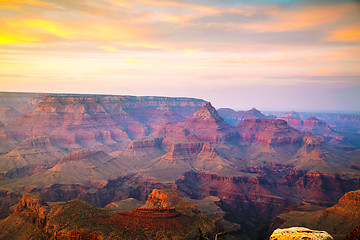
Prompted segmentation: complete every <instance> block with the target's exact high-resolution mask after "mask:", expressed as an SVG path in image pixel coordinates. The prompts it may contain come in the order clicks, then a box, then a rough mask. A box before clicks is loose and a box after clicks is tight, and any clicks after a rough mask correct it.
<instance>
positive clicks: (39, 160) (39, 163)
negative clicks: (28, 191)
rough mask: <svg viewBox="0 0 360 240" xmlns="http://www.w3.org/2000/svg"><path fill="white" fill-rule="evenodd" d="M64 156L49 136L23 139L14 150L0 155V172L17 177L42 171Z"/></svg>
mask: <svg viewBox="0 0 360 240" xmlns="http://www.w3.org/2000/svg"><path fill="white" fill-rule="evenodd" d="M63 156H65V151H63V150H60V149H58V148H56V147H54V146H53V144H52V141H51V139H50V138H49V137H46V136H38V137H31V138H27V139H25V140H24V141H23V142H21V143H20V144H19V145H18V146H17V147H16V148H15V149H14V150H12V151H11V152H9V153H7V154H5V155H3V156H1V157H0V174H1V175H3V176H7V177H10V178H18V177H24V176H29V175H33V174H35V173H39V172H43V171H45V170H46V169H48V168H50V167H52V166H54V165H55V164H56V162H57V161H58V160H59V159H60V158H61V157H63Z"/></svg>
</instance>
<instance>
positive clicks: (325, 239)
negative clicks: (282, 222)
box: [270, 227, 333, 240]
mask: <svg viewBox="0 0 360 240" xmlns="http://www.w3.org/2000/svg"><path fill="white" fill-rule="evenodd" d="M291 239H293V240H297V239H306V240H333V237H332V236H331V235H330V234H328V233H327V232H325V231H317V230H311V229H308V228H303V227H292V228H284V229H280V228H278V229H276V230H275V231H274V232H273V234H271V236H270V240H291Z"/></svg>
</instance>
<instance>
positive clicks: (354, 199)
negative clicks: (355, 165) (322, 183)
mask: <svg viewBox="0 0 360 240" xmlns="http://www.w3.org/2000/svg"><path fill="white" fill-rule="evenodd" d="M329 187H330V186H329ZM331 187H332V186H331ZM359 199H360V190H356V191H351V192H348V193H346V194H345V195H344V196H343V197H342V198H341V199H340V200H339V202H338V204H335V205H334V206H332V207H328V208H325V209H323V210H319V211H306V210H305V211H301V210H296V209H295V210H293V211H290V212H288V213H284V214H281V215H280V216H278V219H282V220H283V223H282V224H281V226H279V227H282V228H284V227H291V226H304V227H308V228H311V229H322V230H325V231H327V232H328V233H330V234H331V235H332V236H333V237H334V239H339V240H340V239H344V237H345V236H346V235H348V233H349V232H351V231H352V230H353V229H354V228H355V227H356V226H358V225H359V224H360V201H359Z"/></svg>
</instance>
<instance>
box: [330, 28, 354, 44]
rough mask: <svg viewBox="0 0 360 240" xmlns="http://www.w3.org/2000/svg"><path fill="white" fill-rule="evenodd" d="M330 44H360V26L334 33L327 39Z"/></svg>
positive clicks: (337, 30)
mask: <svg viewBox="0 0 360 240" xmlns="http://www.w3.org/2000/svg"><path fill="white" fill-rule="evenodd" d="M326 40H327V41H330V42H350V43H359V42H360V24H357V25H351V26H345V27H342V28H339V29H336V30H334V31H332V32H331V33H330V34H329V36H328V37H327V38H326Z"/></svg>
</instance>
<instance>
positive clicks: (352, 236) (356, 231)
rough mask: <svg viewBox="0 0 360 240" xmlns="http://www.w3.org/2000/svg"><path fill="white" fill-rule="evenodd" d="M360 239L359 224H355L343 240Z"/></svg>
mask: <svg viewBox="0 0 360 240" xmlns="http://www.w3.org/2000/svg"><path fill="white" fill-rule="evenodd" d="M358 239H360V225H359V226H356V227H355V228H354V229H353V230H352V231H351V232H350V233H349V234H348V235H347V236H346V237H345V240H358Z"/></svg>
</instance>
